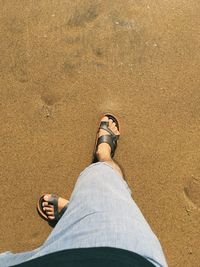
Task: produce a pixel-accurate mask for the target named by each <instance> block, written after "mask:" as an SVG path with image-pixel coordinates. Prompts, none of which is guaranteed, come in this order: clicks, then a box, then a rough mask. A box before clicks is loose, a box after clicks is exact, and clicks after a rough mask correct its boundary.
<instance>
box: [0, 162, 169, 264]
mask: <svg viewBox="0 0 200 267" xmlns="http://www.w3.org/2000/svg"><path fill="white" fill-rule="evenodd" d="M131 194H132V192H131V190H130V188H129V187H128V184H127V183H126V181H125V180H124V179H123V178H122V177H121V176H120V175H119V174H118V172H117V171H115V170H114V169H113V168H112V167H111V166H110V165H108V164H106V163H103V162H98V163H94V164H91V165H90V166H89V167H87V168H86V169H85V170H84V171H83V172H82V173H81V174H80V176H79V177H78V179H77V182H76V185H75V187H74V190H73V192H72V195H71V197H70V203H69V206H68V208H67V210H66V212H65V213H64V215H63V216H62V218H61V219H60V220H59V222H58V223H57V225H56V227H55V228H54V229H53V231H52V232H51V234H50V235H49V237H48V238H47V240H46V241H45V242H44V243H43V245H42V246H40V247H39V248H37V249H35V250H32V251H29V252H22V253H16V254H14V253H11V252H4V253H1V254H0V267H7V266H13V265H15V264H19V263H22V262H25V261H28V260H30V259H34V258H37V257H39V256H43V255H46V254H49V253H52V252H56V251H59V250H64V249H71V248H82V247H83V248H85V247H105V246H106V247H116V248H121V249H126V250H130V251H133V252H135V253H138V254H140V255H142V256H143V257H145V258H146V259H147V260H149V261H151V262H152V263H153V264H154V265H155V266H159V267H161V266H162V267H166V266H167V263H166V260H165V256H164V254H163V251H162V248H161V245H160V242H159V240H158V239H157V237H156V236H155V234H154V233H153V232H152V230H151V228H150V226H149V224H148V223H147V221H146V220H145V218H144V217H143V215H142V213H141V211H140V209H139V208H138V206H137V205H136V203H135V202H134V200H133V199H132V197H131Z"/></svg>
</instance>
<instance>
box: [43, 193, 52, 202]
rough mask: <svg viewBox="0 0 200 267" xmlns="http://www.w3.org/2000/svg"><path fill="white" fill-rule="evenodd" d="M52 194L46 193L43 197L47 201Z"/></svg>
mask: <svg viewBox="0 0 200 267" xmlns="http://www.w3.org/2000/svg"><path fill="white" fill-rule="evenodd" d="M50 196H51V195H50V194H46V195H45V196H44V197H43V199H44V200H45V201H48V200H49V197H50Z"/></svg>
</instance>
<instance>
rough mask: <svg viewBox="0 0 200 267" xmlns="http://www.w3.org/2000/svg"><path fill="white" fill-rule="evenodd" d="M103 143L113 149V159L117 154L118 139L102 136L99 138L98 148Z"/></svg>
mask: <svg viewBox="0 0 200 267" xmlns="http://www.w3.org/2000/svg"><path fill="white" fill-rule="evenodd" d="M101 143H107V144H109V146H110V148H111V157H113V156H114V153H115V150H116V147H117V138H116V136H111V135H102V136H101V137H99V139H98V141H97V146H96V147H98V146H99V145H100V144H101Z"/></svg>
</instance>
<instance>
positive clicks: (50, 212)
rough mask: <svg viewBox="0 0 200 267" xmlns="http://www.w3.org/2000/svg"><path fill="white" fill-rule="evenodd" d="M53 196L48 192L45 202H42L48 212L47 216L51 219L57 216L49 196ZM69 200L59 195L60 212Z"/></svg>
mask: <svg viewBox="0 0 200 267" xmlns="http://www.w3.org/2000/svg"><path fill="white" fill-rule="evenodd" d="M50 196H51V194H46V195H45V196H44V198H43V199H44V202H43V203H42V206H43V208H42V209H43V211H44V213H45V214H46V216H47V217H48V219H49V220H54V219H55V216H54V206H53V205H51V204H49V203H48V198H49V197H50ZM68 202H69V201H68V200H66V199H65V198H62V197H59V198H58V212H59V213H60V211H61V210H62V209H63V208H64V207H65V205H66V204H67V203H68Z"/></svg>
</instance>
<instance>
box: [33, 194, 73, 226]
mask: <svg viewBox="0 0 200 267" xmlns="http://www.w3.org/2000/svg"><path fill="white" fill-rule="evenodd" d="M44 196H45V195H42V196H41V197H40V199H39V200H38V203H37V210H38V213H39V215H40V216H41V217H42V218H43V219H44V220H46V221H48V222H49V225H51V226H53V227H54V226H55V225H56V224H57V222H58V221H59V220H60V218H61V217H62V216H63V214H64V212H65V211H66V209H67V208H68V204H69V202H68V203H67V204H66V205H65V206H64V207H63V208H62V210H61V211H60V212H58V198H59V196H57V195H54V194H51V196H50V197H49V200H48V201H45V200H44ZM43 202H48V203H49V204H51V205H53V206H54V217H55V219H53V220H51V219H49V218H48V215H47V214H46V213H45V211H44V210H43V206H42V203H43Z"/></svg>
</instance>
